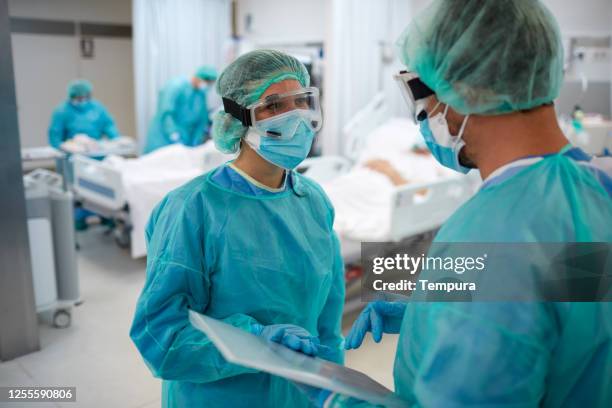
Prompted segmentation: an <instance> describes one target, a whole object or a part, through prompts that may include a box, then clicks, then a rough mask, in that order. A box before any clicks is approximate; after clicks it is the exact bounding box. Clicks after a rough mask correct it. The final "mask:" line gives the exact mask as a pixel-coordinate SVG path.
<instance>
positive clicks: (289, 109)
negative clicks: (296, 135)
mask: <svg viewBox="0 0 612 408" xmlns="http://www.w3.org/2000/svg"><path fill="white" fill-rule="evenodd" d="M223 108H224V110H225V112H227V113H228V114H230V115H232V116H233V117H234V118H236V119H238V120H239V121H240V122H241V123H242V124H243V125H244V126H246V127H252V128H254V129H255V130H257V132H258V133H259V134H261V135H262V136H266V137H274V138H281V139H282V138H284V137H285V136H288V137H292V136H293V135H292V134H291V135H283V134H282V132H280V131H275V130H274V126H271V124H272V123H274V122H278V123H279V124H280V123H282V122H283V121H284V119H285V118H287V117H288V116H290V115H295V114H296V113H298V114H299V115H300V117H302V118H303V119H304V123H305V124H306V126H308V127H309V128H310V129H311V130H312V131H314V132H316V131H318V130H320V129H321V126H322V123H323V120H322V114H321V105H320V102H319V90H318V89H317V88H312V87H311V88H302V89H297V90H295V91H291V92H286V93H283V94H272V95H268V96H267V97H265V98H263V99H260V100H259V101H257V102H255V103H253V104H251V105H249V106H247V107H243V106H240V105H239V104H237V103H236V102H234V101H232V100H231V99H227V98H223ZM281 128H282V127H280V126H279V129H281Z"/></svg>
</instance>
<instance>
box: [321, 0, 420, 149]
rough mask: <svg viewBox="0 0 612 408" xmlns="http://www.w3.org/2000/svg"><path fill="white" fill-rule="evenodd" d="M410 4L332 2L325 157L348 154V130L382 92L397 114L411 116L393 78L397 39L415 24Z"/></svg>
mask: <svg viewBox="0 0 612 408" xmlns="http://www.w3.org/2000/svg"><path fill="white" fill-rule="evenodd" d="M411 4H412V2H410V1H406V0H377V1H371V0H331V1H330V2H329V3H328V8H327V10H326V15H327V22H326V31H327V32H326V40H325V50H326V62H325V67H326V69H325V89H324V91H325V92H324V93H325V106H324V113H325V126H324V128H323V133H322V138H321V146H322V150H323V153H324V154H340V155H342V154H343V153H344V151H343V146H344V141H343V140H342V128H343V127H344V126H345V125H346V124H347V122H348V121H350V120H351V118H352V117H353V116H354V115H355V114H356V113H357V112H359V111H360V110H361V109H363V108H364V107H365V106H366V105H367V104H368V103H369V102H370V101H372V99H373V98H374V97H375V96H376V95H377V94H378V93H381V92H382V93H384V94H385V97H386V100H387V103H388V106H389V108H390V112H391V114H394V115H398V114H400V113H404V114H405V107H403V106H402V100H401V94H400V93H399V91H398V89H397V86H396V85H395V84H394V82H393V78H392V75H393V73H394V72H395V71H399V68H400V64H399V63H398V61H397V57H396V48H395V40H396V39H397V37H398V36H399V34H400V33H401V32H402V30H403V28H404V27H405V26H406V25H407V24H408V22H409V21H410V10H411V8H412V5H411Z"/></svg>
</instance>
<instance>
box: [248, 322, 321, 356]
mask: <svg viewBox="0 0 612 408" xmlns="http://www.w3.org/2000/svg"><path fill="white" fill-rule="evenodd" d="M253 332H254V333H255V334H256V335H258V336H261V337H263V338H265V339H267V340H269V341H273V342H275V343H279V344H282V345H283V346H285V347H288V348H290V349H292V350H295V351H299V352H301V353H304V354H307V355H309V356H316V355H317V354H318V353H319V347H320V342H319V339H318V338H317V337H315V336H312V335H311V334H310V333H308V331H307V330H306V329H303V328H301V327H300V326H296V325H293V324H273V325H270V326H262V325H260V324H258V325H256V326H255V327H253Z"/></svg>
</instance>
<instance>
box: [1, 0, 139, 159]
mask: <svg viewBox="0 0 612 408" xmlns="http://www.w3.org/2000/svg"><path fill="white" fill-rule="evenodd" d="M131 10H132V7H131V1H126V0H54V1H52V2H51V1H47V0H10V1H9V12H10V15H11V17H17V18H27V19H43V20H54V21H64V22H88V23H98V24H120V25H124V26H129V25H131V18H132V16H131ZM11 39H12V45H13V58H14V64H15V80H16V90H17V104H18V112H19V129H20V135H21V145H22V147H34V146H45V145H47V143H48V142H47V129H48V125H49V119H50V117H51V113H52V112H53V109H54V108H55V107H56V106H57V105H58V104H59V103H60V102H62V101H63V100H65V98H66V85H67V84H68V82H69V81H70V80H72V79H75V78H78V77H82V78H87V79H89V80H91V81H92V82H93V84H94V98H96V99H98V100H100V101H101V102H102V103H103V104H104V105H106V107H107V108H108V110H109V112H110V113H111V115H112V116H113V117H114V118H115V120H116V122H117V126H118V128H119V131H120V132H121V133H122V134H125V135H134V134H135V123H134V92H133V88H134V84H133V68H132V66H133V64H132V56H133V53H132V39H131V38H129V37H108V36H104V37H101V36H96V37H94V57H93V58H90V59H85V58H82V57H81V55H80V42H79V38H78V37H76V36H73V35H55V34H46V33H45V34H32V33H17V32H13V33H12V35H11Z"/></svg>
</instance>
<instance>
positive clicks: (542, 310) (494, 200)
mask: <svg viewBox="0 0 612 408" xmlns="http://www.w3.org/2000/svg"><path fill="white" fill-rule="evenodd" d="M508 174H511V175H510V176H509V177H506V178H504V177H501V178H500V179H503V180H501V181H500V180H498V181H497V182H492V183H486V184H485V185H484V187H483V188H482V189H481V190H480V191H479V192H478V193H477V194H476V195H475V196H474V197H473V198H472V199H471V200H470V201H468V202H467V203H466V204H465V205H463V206H462V207H461V208H460V209H459V210H458V211H457V212H456V213H455V214H453V215H452V216H451V217H450V219H449V220H448V221H447V222H446V223H445V224H444V226H443V227H442V228H441V229H440V231H439V233H438V234H437V236H436V238H435V242H612V199H611V196H610V194H611V192H610V181H611V180H610V178H609V177H607V176H605V175H603V174H602V173H601V172H595V171H592V169H590V168H589V167H588V165H587V160H586V155H585V154H584V153H582V152H581V151H580V150H579V149H571V150H569V151H568V150H567V149H564V150H562V152H560V153H559V154H554V155H550V156H547V157H545V158H544V159H543V160H541V161H539V162H537V163H535V164H533V165H531V166H527V167H525V168H523V169H520V170H519V171H518V172H514V171H509V172H508ZM430 255H431V254H430ZM439 255H440V254H435V255H433V256H439ZM424 275H425V274H422V275H421V276H422V277H423V279H427V277H426V276H424ZM394 382H395V392H396V393H398V394H399V395H400V396H401V397H402V398H404V399H405V400H406V401H407V404H406V405H407V406H424V407H464V406H471V407H473V406H487V407H498V406H504V407H506V406H508V407H576V406H584V407H602V408H603V407H610V406H612V303H606V302H602V303H587V302H585V303H569V302H567V303H553V302H549V303H545V302H542V303H518V302H517V303H502V302H499V303H494V302H487V303H450V302H449V303H416V302H414V303H409V304H408V306H407V308H406V313H405V315H404V319H403V321H402V327H401V334H400V338H399V342H398V349H397V354H396V359H395V366H394ZM330 406H334V407H340V406H351V407H366V406H369V404H368V403H366V402H363V401H357V400H354V399H352V398H347V397H344V396H339V395H336V396H334V397H333V398H332V401H331V404H330Z"/></svg>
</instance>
